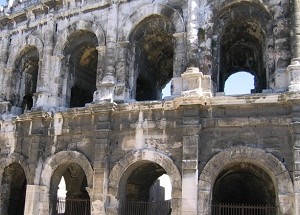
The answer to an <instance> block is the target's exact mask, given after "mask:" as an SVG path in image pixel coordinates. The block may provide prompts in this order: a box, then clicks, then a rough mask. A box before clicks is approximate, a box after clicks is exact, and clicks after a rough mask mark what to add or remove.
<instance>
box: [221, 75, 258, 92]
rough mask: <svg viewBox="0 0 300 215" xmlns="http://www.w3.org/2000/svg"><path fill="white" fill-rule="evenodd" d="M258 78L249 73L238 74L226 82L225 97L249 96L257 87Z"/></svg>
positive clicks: (231, 76)
mask: <svg viewBox="0 0 300 215" xmlns="http://www.w3.org/2000/svg"><path fill="white" fill-rule="evenodd" d="M255 81H256V78H255V76H254V75H252V74H251V73H249V72H237V73H234V74H232V75H230V76H229V77H228V79H227V80H226V82H225V89H224V92H225V95H238V94H249V93H251V92H252V90H253V89H254V86H255Z"/></svg>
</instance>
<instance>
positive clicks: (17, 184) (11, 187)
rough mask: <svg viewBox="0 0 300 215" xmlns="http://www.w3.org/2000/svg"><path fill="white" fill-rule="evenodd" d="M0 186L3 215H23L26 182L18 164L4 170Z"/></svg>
mask: <svg viewBox="0 0 300 215" xmlns="http://www.w3.org/2000/svg"><path fill="white" fill-rule="evenodd" d="M1 185H2V186H1V194H2V201H3V204H2V205H3V208H4V210H3V211H4V213H3V215H23V214H24V208H25V198H26V186H27V180H26V176H25V173H24V170H23V168H22V167H21V165H20V164H18V163H14V164H11V165H10V166H8V167H6V168H5V169H4V174H3V178H2V183H1Z"/></svg>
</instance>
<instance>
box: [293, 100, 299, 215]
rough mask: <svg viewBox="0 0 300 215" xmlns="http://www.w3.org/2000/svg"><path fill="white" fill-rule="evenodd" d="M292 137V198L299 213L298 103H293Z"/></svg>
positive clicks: (296, 212) (296, 211)
mask: <svg viewBox="0 0 300 215" xmlns="http://www.w3.org/2000/svg"><path fill="white" fill-rule="evenodd" d="M293 109H294V111H296V112H294V113H293V117H294V119H293V123H292V137H293V139H292V140H293V152H294V175H293V177H294V192H295V193H294V198H295V204H294V208H295V212H294V214H295V215H300V112H297V110H300V104H294V108H293Z"/></svg>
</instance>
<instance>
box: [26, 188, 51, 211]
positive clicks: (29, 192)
mask: <svg viewBox="0 0 300 215" xmlns="http://www.w3.org/2000/svg"><path fill="white" fill-rule="evenodd" d="M47 191H48V189H47V188H46V187H45V186H40V185H27V187H26V199H25V209H24V214H42V213H40V208H43V207H44V206H48V204H46V205H44V202H48V198H49V197H48V192H47ZM46 209H48V208H46ZM48 213H49V209H48Z"/></svg>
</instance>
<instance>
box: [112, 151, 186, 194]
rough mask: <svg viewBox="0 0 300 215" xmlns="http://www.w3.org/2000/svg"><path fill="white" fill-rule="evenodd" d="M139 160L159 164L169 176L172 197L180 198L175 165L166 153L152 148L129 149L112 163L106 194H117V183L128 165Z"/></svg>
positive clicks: (179, 186) (179, 180) (178, 173)
mask: <svg viewBox="0 0 300 215" xmlns="http://www.w3.org/2000/svg"><path fill="white" fill-rule="evenodd" d="M139 161H150V162H153V163H156V164H158V165H160V166H161V167H162V168H163V169H164V170H165V171H166V174H167V175H168V176H169V177H170V180H171V184H172V198H181V174H180V172H179V170H178V168H177V166H176V165H175V164H174V162H173V160H172V159H171V158H169V157H168V156H167V155H164V154H162V153H160V152H157V151H153V150H137V151H131V152H129V153H128V154H126V155H125V156H124V157H123V158H122V159H121V160H120V161H119V162H117V163H116V164H115V165H114V167H113V168H112V170H111V172H110V174H109V190H108V194H109V195H110V196H114V197H117V196H118V192H119V185H120V181H121V179H122V176H123V174H124V173H125V172H126V170H128V168H129V167H130V166H132V165H134V164H135V163H137V162H139Z"/></svg>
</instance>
